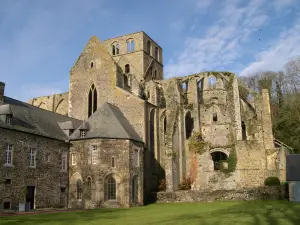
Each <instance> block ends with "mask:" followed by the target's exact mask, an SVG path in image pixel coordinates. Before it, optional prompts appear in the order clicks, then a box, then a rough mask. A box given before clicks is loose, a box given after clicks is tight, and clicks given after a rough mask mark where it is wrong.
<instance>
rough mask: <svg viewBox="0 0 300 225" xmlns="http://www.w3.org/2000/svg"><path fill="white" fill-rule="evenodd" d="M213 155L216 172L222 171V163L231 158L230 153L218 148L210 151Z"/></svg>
mask: <svg viewBox="0 0 300 225" xmlns="http://www.w3.org/2000/svg"><path fill="white" fill-rule="evenodd" d="M209 153H210V155H211V159H212V161H213V163H214V170H220V169H221V162H222V161H224V160H227V158H228V156H229V152H228V151H227V150H225V149H221V148H216V149H211V150H210V151H209Z"/></svg>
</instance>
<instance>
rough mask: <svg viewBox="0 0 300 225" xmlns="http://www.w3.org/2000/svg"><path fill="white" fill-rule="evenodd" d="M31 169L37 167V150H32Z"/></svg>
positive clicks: (30, 157)
mask: <svg viewBox="0 0 300 225" xmlns="http://www.w3.org/2000/svg"><path fill="white" fill-rule="evenodd" d="M29 167H32V168H35V167H36V149H35V148H30V155H29Z"/></svg>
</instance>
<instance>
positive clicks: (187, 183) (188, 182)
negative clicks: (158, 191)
mask: <svg viewBox="0 0 300 225" xmlns="http://www.w3.org/2000/svg"><path fill="white" fill-rule="evenodd" d="M191 186H192V179H191V178H189V177H188V178H184V179H183V180H182V181H181V183H180V184H179V189H180V190H190V189H191Z"/></svg>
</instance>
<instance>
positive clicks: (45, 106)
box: [38, 102, 48, 110]
mask: <svg viewBox="0 0 300 225" xmlns="http://www.w3.org/2000/svg"><path fill="white" fill-rule="evenodd" d="M38 107H39V108H41V109H45V110H48V107H47V105H46V104H45V103H44V102H41V103H40V104H39V106H38Z"/></svg>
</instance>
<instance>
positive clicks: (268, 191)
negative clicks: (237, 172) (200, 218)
mask: <svg viewBox="0 0 300 225" xmlns="http://www.w3.org/2000/svg"><path fill="white" fill-rule="evenodd" d="M153 197H154V200H155V201H156V202H212V201H228V200H281V199H284V198H285V189H284V187H282V186H276V187H275V186H273V187H259V188H255V189H242V190H218V191H212V192H202V191H175V192H157V193H153Z"/></svg>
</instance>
